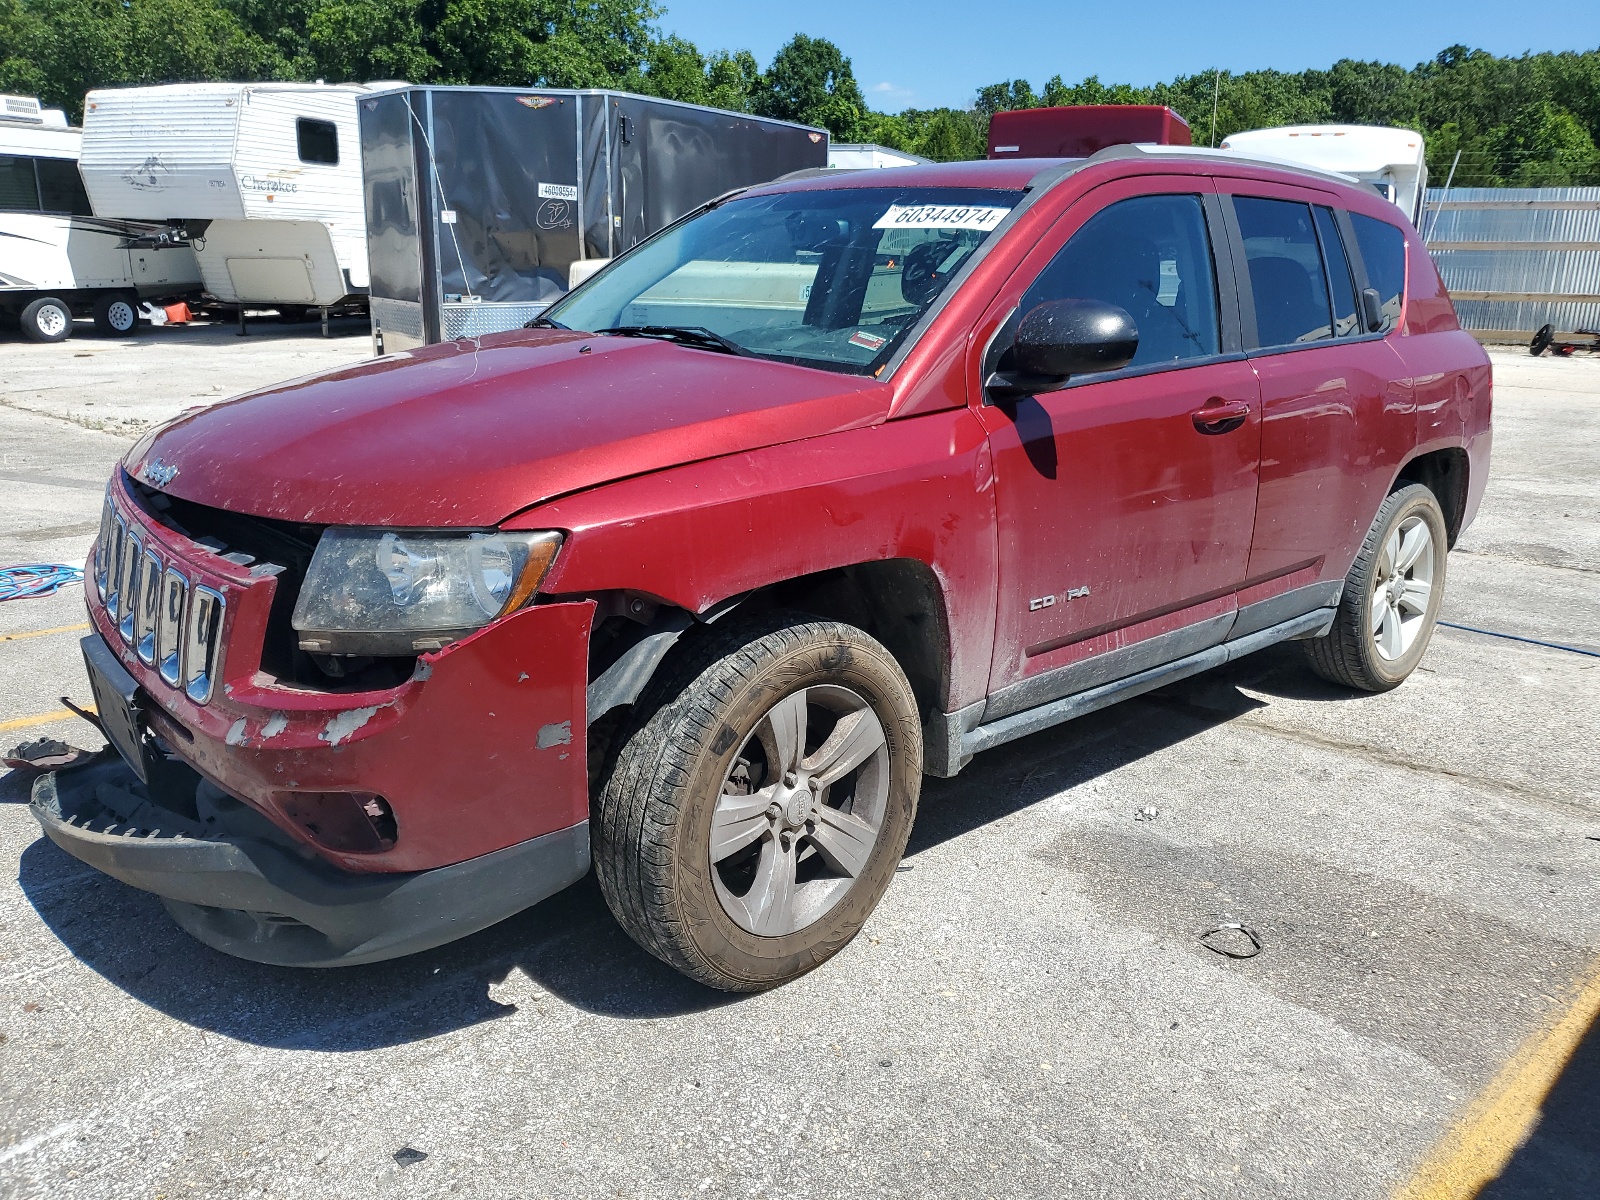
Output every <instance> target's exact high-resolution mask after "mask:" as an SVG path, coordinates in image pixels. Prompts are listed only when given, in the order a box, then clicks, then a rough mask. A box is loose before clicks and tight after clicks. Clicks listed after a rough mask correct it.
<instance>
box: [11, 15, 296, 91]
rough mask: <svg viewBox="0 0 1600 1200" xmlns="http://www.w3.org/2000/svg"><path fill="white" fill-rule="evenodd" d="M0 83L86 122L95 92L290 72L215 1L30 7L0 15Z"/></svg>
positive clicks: (270, 49) (268, 47)
mask: <svg viewBox="0 0 1600 1200" xmlns="http://www.w3.org/2000/svg"><path fill="white" fill-rule="evenodd" d="M0 30H4V32H5V33H6V38H5V42H4V44H3V45H0V77H3V78H4V80H5V81H6V86H8V87H17V86H19V85H20V86H21V87H22V88H24V89H25V90H27V91H29V92H31V93H33V94H35V95H37V96H39V98H40V99H41V100H43V101H44V102H45V103H47V104H52V105H57V106H59V107H61V108H64V109H66V110H67V113H68V114H69V115H70V116H71V117H72V118H73V119H74V120H79V119H81V118H82V115H83V96H84V93H85V92H87V91H89V90H90V89H91V88H98V87H114V86H116V85H118V84H139V83H168V82H174V81H186V80H207V79H242V80H256V79H274V78H279V77H281V76H282V75H283V74H284V73H285V72H286V70H287V64H285V63H284V61H283V59H282V57H281V56H280V55H279V54H278V53H277V51H276V49H275V48H274V47H273V46H272V45H271V44H270V43H268V42H266V41H265V40H263V39H262V38H260V37H257V36H256V35H255V34H253V33H251V32H250V31H249V30H247V29H246V28H245V27H244V26H243V25H242V24H241V23H240V21H239V20H238V18H237V17H235V16H234V15H233V13H231V12H230V11H229V10H227V9H225V8H222V7H221V6H220V5H218V4H217V3H215V2H214V0H28V2H27V3H25V4H23V3H13V4H12V5H11V6H9V7H8V9H6V10H0Z"/></svg>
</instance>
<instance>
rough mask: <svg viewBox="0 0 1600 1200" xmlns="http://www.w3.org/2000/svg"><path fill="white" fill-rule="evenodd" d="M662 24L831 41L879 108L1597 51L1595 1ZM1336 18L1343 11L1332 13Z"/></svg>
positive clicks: (1117, 6)
mask: <svg viewBox="0 0 1600 1200" xmlns="http://www.w3.org/2000/svg"><path fill="white" fill-rule="evenodd" d="M660 2H662V3H664V4H665V6H666V10H667V11H666V13H665V14H664V15H663V16H662V18H661V26H662V28H664V29H666V30H668V31H669V32H672V33H677V34H681V35H682V36H684V37H686V38H688V39H689V40H690V41H692V42H694V43H695V44H696V45H698V46H699V47H700V49H701V50H703V51H707V52H709V51H712V50H719V49H727V50H738V49H748V50H751V51H754V53H755V55H756V57H757V58H758V59H759V60H760V61H761V65H762V66H766V64H767V63H768V62H769V61H770V60H771V58H772V55H773V54H774V53H775V52H776V51H777V50H778V48H779V47H780V46H782V45H783V43H784V42H786V41H788V40H789V38H790V37H792V36H793V35H794V34H795V33H807V34H810V35H812V36H813V37H826V38H829V39H831V40H832V41H834V42H836V43H838V45H839V47H840V48H841V49H842V50H843V51H844V52H845V54H847V55H849V57H850V58H851V60H852V62H853V63H854V66H855V72H856V78H857V79H858V80H859V81H860V83H861V87H862V90H863V91H864V92H865V93H866V95H867V102H868V103H869V104H870V105H871V106H872V107H873V108H875V109H878V110H880V111H884V112H898V111H899V110H900V109H902V108H906V107H917V108H929V107H934V106H937V105H944V104H949V105H964V104H966V103H968V102H970V100H971V98H972V95H973V93H974V92H976V91H977V89H978V88H979V87H981V86H983V85H984V84H987V83H994V82H996V81H998V80H1001V79H1017V78H1021V79H1027V80H1029V81H1031V82H1032V83H1033V85H1034V86H1035V87H1040V86H1042V85H1043V84H1044V81H1045V80H1046V79H1048V78H1050V76H1052V75H1055V74H1058V73H1059V74H1060V75H1061V76H1062V77H1063V78H1064V79H1066V80H1068V81H1069V82H1075V81H1077V80H1079V79H1081V78H1083V77H1084V76H1085V75H1099V76H1100V78H1101V79H1102V80H1103V81H1105V82H1107V83H1111V82H1126V83H1136V84H1146V83H1155V82H1157V81H1158V80H1163V79H1170V78H1172V77H1173V76H1174V75H1179V74H1185V75H1192V74H1195V73H1197V72H1201V71H1207V70H1210V69H1211V68H1212V67H1221V68H1223V69H1224V70H1232V71H1246V70H1252V69H1256V68H1261V67H1276V68H1277V69H1279V70H1283V71H1299V70H1304V69H1305V68H1307V67H1325V66H1327V65H1329V64H1330V63H1332V62H1334V61H1336V60H1338V59H1340V58H1358V59H1379V60H1382V61H1385V62H1397V63H1400V64H1401V65H1403V66H1406V67H1411V66H1414V65H1415V64H1416V63H1418V62H1420V61H1422V60H1423V59H1426V58H1432V57H1433V55H1435V54H1437V53H1438V52H1439V51H1440V50H1442V49H1444V47H1446V46H1449V45H1451V44H1453V43H1457V42H1459V43H1462V44H1464V45H1468V46H1473V47H1477V48H1480V49H1484V50H1490V51H1493V52H1494V53H1496V54H1520V53H1522V52H1523V51H1524V50H1535V51H1537V50H1581V49H1592V48H1594V47H1595V46H1596V45H1600V0H1576V2H1573V3H1566V4H1560V5H1556V6H1553V7H1549V8H1540V7H1537V6H1535V7H1532V8H1529V7H1526V6H1522V7H1518V6H1515V5H1511V4H1508V3H1506V2H1505V0H1493V2H1492V0H1442V2H1435V3H1421V4H1418V3H1393V2H1392V0H1391V2H1388V3H1376V2H1372V0H1368V2H1366V3H1360V2H1357V3H1346V4H1344V5H1329V4H1320V5H1315V6H1313V5H1310V4H1296V3H1290V2H1281V3H1267V2H1264V0H1257V2H1254V3H1237V4H1209V5H1202V4H1195V3H1188V4H1183V3H1178V2H1176V0H1143V2H1139V0H1122V2H1121V3H1113V2H1107V0H1097V2H1095V3H1088V4H1086V3H1081V2H1078V0H1054V2H1052V0H986V2H984V3H973V2H972V0H915V2H907V0H899V2H898V3H883V2H881V0H880V2H878V3H873V2H872V0H805V2H804V3H800V4H792V5H791V4H773V3H759V2H757V3H751V2H750V0H742V2H738V0H660ZM1341 11H1342V12H1343V14H1344V15H1343V16H1342V17H1340V16H1335V15H1334V14H1336V13H1339V12H1341Z"/></svg>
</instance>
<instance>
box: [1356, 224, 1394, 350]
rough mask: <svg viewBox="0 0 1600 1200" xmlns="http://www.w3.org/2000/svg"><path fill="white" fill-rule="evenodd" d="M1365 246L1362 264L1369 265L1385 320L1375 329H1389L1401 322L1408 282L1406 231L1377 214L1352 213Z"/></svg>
mask: <svg viewBox="0 0 1600 1200" xmlns="http://www.w3.org/2000/svg"><path fill="white" fill-rule="evenodd" d="M1350 225H1351V228H1353V229H1354V230H1355V231H1356V245H1357V246H1359V247H1360V249H1361V265H1362V266H1364V267H1365V268H1366V269H1367V286H1368V287H1370V288H1372V289H1373V290H1374V291H1376V292H1377V293H1378V311H1379V312H1380V313H1381V314H1382V317H1383V324H1382V325H1381V326H1380V327H1379V328H1378V329H1377V330H1374V331H1373V332H1375V333H1376V332H1383V333H1388V332H1390V331H1391V330H1393V329H1394V327H1395V326H1396V325H1398V324H1399V323H1400V306H1401V298H1402V296H1403V294H1404V292H1405V286H1406V235H1405V234H1403V233H1401V232H1400V230H1399V229H1398V228H1397V227H1395V226H1393V225H1391V224H1389V222H1387V221H1380V220H1378V219H1377V218H1376V217H1364V216H1362V215H1361V214H1360V213H1351V214H1350Z"/></svg>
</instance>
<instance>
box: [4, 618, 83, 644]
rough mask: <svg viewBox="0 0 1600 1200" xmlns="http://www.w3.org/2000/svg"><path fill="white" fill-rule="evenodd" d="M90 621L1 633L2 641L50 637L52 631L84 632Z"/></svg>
mask: <svg viewBox="0 0 1600 1200" xmlns="http://www.w3.org/2000/svg"><path fill="white" fill-rule="evenodd" d="M87 628H89V622H87V621H85V622H84V623H83V624H82V625H57V626H56V627H55V628H54V629H29V630H26V631H24V632H23V633H0V642H20V641H22V640H23V639H24V638H36V637H49V636H50V635H51V634H52V633H82V632H83V631H84V630H85V629H87Z"/></svg>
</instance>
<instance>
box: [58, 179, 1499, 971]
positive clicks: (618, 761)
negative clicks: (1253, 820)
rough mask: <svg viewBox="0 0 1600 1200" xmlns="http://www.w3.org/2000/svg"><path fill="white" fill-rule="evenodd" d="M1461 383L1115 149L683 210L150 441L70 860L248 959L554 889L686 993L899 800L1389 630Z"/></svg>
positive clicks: (120, 537) (841, 859)
mask: <svg viewBox="0 0 1600 1200" xmlns="http://www.w3.org/2000/svg"><path fill="white" fill-rule="evenodd" d="M1489 408H1490V378H1489V363H1488V360H1487V358H1486V356H1485V355H1484V353H1483V351H1482V350H1481V349H1480V348H1479V346H1478V345H1477V343H1476V342H1474V341H1473V339H1472V338H1471V337H1469V336H1468V335H1467V334H1465V333H1463V332H1462V331H1461V330H1460V328H1459V326H1458V325H1457V322H1456V318H1455V314H1454V311H1453V310H1452V308H1451V305H1450V301H1449V299H1448V297H1447V296H1446V295H1445V292H1444V290H1443V288H1442V287H1441V285H1440V282H1439V277H1438V274H1437V273H1436V272H1435V270H1434V267H1433V264H1432V263H1431V262H1430V261H1429V258H1428V255H1427V253H1426V252H1425V251H1424V249H1423V246H1422V243H1421V241H1420V239H1419V238H1418V237H1417V234H1416V233H1415V231H1414V230H1412V229H1411V228H1410V226H1409V225H1407V224H1406V222H1405V220H1404V218H1402V217H1401V216H1400V215H1399V214H1398V213H1397V212H1396V211H1395V209H1394V208H1393V207H1392V206H1390V205H1388V204H1386V203H1384V202H1383V201H1382V200H1381V199H1380V198H1378V197H1377V196H1375V195H1373V194H1372V193H1371V192H1370V191H1368V190H1366V189H1364V188H1361V187H1358V186H1354V185H1352V184H1351V183H1350V182H1349V181H1348V180H1346V179H1344V178H1343V177H1341V176H1335V175H1325V174H1319V173H1315V172H1309V171H1300V170H1294V169H1290V168H1287V167H1284V166H1274V165H1270V164H1265V163H1257V162H1251V161H1249V160H1247V159H1243V158H1240V157H1237V156H1234V155H1231V154H1223V153H1218V152H1207V151H1190V150H1181V149H1172V148H1162V149H1154V150H1143V149H1135V148H1130V147H1121V148H1117V149H1114V150H1109V151H1105V152H1102V153H1100V154H1097V155H1095V156H1094V157H1093V158H1090V159H1086V160H1080V161H1069V162H1062V161H1042V160H1036V161H1010V162H968V163H956V164H950V165H944V166H919V167H906V168H900V169H897V170H893V171H864V172H859V173H841V172H828V173H826V174H815V175H811V176H809V177H790V178H787V179H784V180H780V181H778V182H776V183H774V184H770V185H767V186H762V187H754V188H749V189H747V190H745V191H742V192H739V193H737V194H733V195H728V196H724V197H722V198H720V199H718V200H716V201H714V202H712V203H711V204H708V205H706V206H705V207H704V208H702V209H700V210H699V211H697V212H695V213H693V214H691V215H690V216H688V217H686V218H684V219H683V220H681V221H679V222H678V223H676V224H674V225H672V226H670V227H669V228H667V229H665V230H664V231H663V232H661V233H659V234H657V235H656V236H654V237H653V238H651V239H650V240H648V241H646V242H644V243H643V244H641V245H639V246H638V247H636V248H635V249H633V250H631V251H629V252H628V253H627V254H625V255H623V256H622V257H620V258H619V259H617V261H615V262H614V263H612V264H610V265H609V266H608V267H606V268H605V269H604V270H603V271H601V272H600V273H599V274H597V275H596V276H595V277H594V278H592V279H590V280H589V281H588V282H586V283H585V284H583V285H582V286H581V287H579V288H577V289H576V290H575V291H573V292H572V293H571V294H570V295H568V296H567V297H566V298H565V299H563V300H562V301H560V302H559V303H557V304H556V305H555V306H554V307H552V308H551V309H549V310H548V312H547V314H546V315H545V316H544V317H542V318H540V319H539V320H538V321H536V322H534V323H533V327H531V328H529V329H527V330H525V331H519V332H515V333H510V334H500V335H496V336H492V337H485V338H482V339H479V340H463V341H457V342H453V343H448V344H445V345H439V346H433V347H429V348H427V349H423V350H418V351H416V352H413V353H407V354H398V355H390V356H388V357H384V358H378V359H375V360H372V361H369V362H364V363H360V364H358V365H355V366H352V367H350V368H347V369H345V370H340V371H335V372H332V373H329V374H325V375H320V376H315V377H312V378H308V379H302V380H298V381H295V382H293V383H288V384H283V385H281V386H278V387H273V388H268V389H266V390H264V391H261V392H257V393H255V394H253V395H250V396H246V397H243V398H241V399H238V400H234V401H232V402H230V403H227V404H222V405H218V406H216V407H213V408H209V409H206V410H203V411H196V412H191V413H188V414H186V415H184V416H182V417H180V418H178V419H177V420H175V421H173V422H171V423H169V424H167V425H165V426H164V427H162V428H160V429H158V430H156V431H154V432H152V433H151V434H149V435H148V436H147V437H146V438H145V439H144V440H143V441H142V442H140V443H139V445H138V446H136V447H135V448H134V449H133V450H132V451H131V452H130V453H129V454H128V456H127V458H126V459H125V460H124V463H123V465H122V469H120V470H119V471H118V472H117V473H116V476H115V478H114V479H113V480H112V481H111V484H110V488H109V491H108V494H107V498H106V506H105V520H104V525H103V528H102V532H101V535H100V538H99V542H98V545H97V546H96V548H95V550H94V553H93V556H92V558H91V560H90V563H89V570H88V574H89V577H90V578H91V580H92V583H91V585H90V588H89V614H90V617H91V619H92V621H93V630H94V632H93V634H92V635H91V636H90V637H88V638H86V639H85V640H84V649H85V652H86V657H87V660H88V665H89V671H90V675H91V679H92V682H93V686H94V690H95V694H96V698H97V700H98V703H99V709H100V713H101V716H102V719H103V720H104V722H105V726H106V729H107V731H108V733H109V734H110V736H111V738H112V740H113V742H114V743H115V745H116V747H117V748H118V750H120V751H121V756H122V759H123V760H124V761H119V762H112V763H104V762H102V763H101V764H100V765H98V766H95V767H90V768H86V769H84V770H80V771H77V772H72V773H64V774H60V775H54V776H45V777H42V778H41V780H40V781H39V782H38V784H37V786H36V788H35V792H34V802H33V803H34V811H35V812H36V814H37V816H38V819H39V821H40V822H41V824H42V825H43V827H44V830H45V832H46V833H47V834H48V835H49V836H50V838H52V839H53V840H54V841H55V842H56V843H57V844H58V845H60V846H62V847H63V848H64V849H66V850H67V851H68V852H69V853H71V854H74V855H76V856H77V857H78V858H80V859H82V860H83V861H85V862H87V863H90V864H92V865H94V866H96V867H98V868H99V869H101V870H102V871H105V872H107V873H108V874H111V875H113V876H115V877H117V878H118V879H121V880H124V881H126V882H127V883H129V884H132V885H133V886H134V887H138V888H143V889H146V890H148V891H151V892H154V893H156V894H157V895H159V896H161V897H162V898H163V899H164V901H165V903H166V907H167V908H168V910H169V911H170V912H171V913H172V915H173V916H174V917H175V918H176V919H177V920H178V922H179V923H181V924H182V926H183V927H184V928H185V929H187V930H188V931H189V932H190V933H192V934H193V935H194V936H195V937H197V938H199V939H200V940H202V941H204V942H206V943H207V944H209V945H211V946H215V947H217V948H219V949H222V950H225V951H227V952H229V953H231V954H237V955H242V956H245V957H248V958H253V959H257V960H260V961H263V962H269V963H280V964H297V965H307V966H312V965H316V966H330V965H336V964H345V963H360V962H369V961H373V960H376V959H381V958H386V957H392V956H395V955H400V954H405V953H409V952H412V951H416V950H420V949H423V948H426V947H429V946H434V945H438V944H440V943H442V942H445V941H448V940H450V939H453V938H458V937H461V936H463V935H464V934H468V933H471V932H473V931H474V930H478V929H481V928H483V927H485V926H487V925H489V924H492V923H493V922H495V921H498V920H501V919H502V918H504V917H506V916H508V915H509V914H511V913H514V912H516V911H518V910H520V909H523V908H525V907H527V906H529V905H531V904H534V903H536V902H538V901H539V900H541V899H543V898H544V897H546V896H548V895H550V894H551V893H553V892H555V891H557V890H558V889H561V888H564V887H566V886H567V885H569V884H571V883H572V882H574V881H575V880H577V879H579V878H580V877H581V876H583V875H584V874H585V872H587V871H588V869H589V866H590V864H591V862H592V863H593V864H594V867H595V869H596V871H597V872H598V875H599V882H600V886H601V888H602V890H603V891H604V894H605V896H606V899H607V901H608V902H609V904H610V906H611V908H612V911H613V912H614V913H615V914H616V916H617V919H618V920H619V921H620V922H621V923H622V925H623V926H624V927H625V928H626V929H627V930H628V932H629V933H630V934H631V935H632V936H633V937H634V938H636V939H637V940H638V941H639V943H640V944H641V945H642V946H644V947H645V948H646V949H648V950H649V951H651V952H652V953H654V954H656V955H658V956H659V957H661V958H662V959H664V960H665V961H667V962H668V963H671V964H672V965H673V966H675V967H677V968H679V969H680V970H682V971H684V972H686V973H688V974H689V975H691V976H693V977H694V978H696V979H699V980H702V981H704V982H705V983H707V984H710V985H712V986H715V987H720V988H728V989H738V990H755V989H760V988H766V987H770V986H773V985H775V984H779V983H782V982H784V981H786V980H789V979H792V978H794V977H795V976H797V975H799V974H800V973H802V972H804V971H806V970H808V969H810V968H811V967H814V966H816V965H817V964H818V963H820V962H822V961H824V960H825V959H827V958H828V957H829V956H830V955H831V954H833V953H834V952H835V951H837V950H838V949H839V948H840V947H841V946H843V945H844V944H845V943H846V942H848V941H849V940H850V938H851V937H852V936H853V935H854V934H855V933H856V931H857V930H859V929H860V928H861V926H862V923H863V922H864V921H865V920H866V918H867V915H868V914H869V913H870V912H871V911H872V909H873V906H874V905H875V904H876V903H877V902H878V899H879V898H880V897H881V896H882V895H883V892H884V890H885V888H886V887H887V886H888V884H889V881H890V880H891V879H892V878H893V876H894V870H895V865H896V863H897V861H898V859H899V857H900V855H901V853H902V851H903V849H904V847H905V844H906V837H907V834H908V832H909V831H910V828H911V823H912V819H913V817H914V815H915V812H916V806H917V797H918V793H919V788H920V781H921V777H922V773H923V772H930V773H933V774H936V775H953V774H954V773H955V772H957V771H959V770H961V769H962V767H963V766H965V765H966V764H967V762H968V761H969V760H970V759H971V758H972V756H973V755H974V754H975V753H977V752H978V751H980V750H984V749H987V748H989V747H991V746H996V745H999V744H1000V743H1002V742H1006V741H1008V740H1010V739H1013V738H1017V737H1021V736H1023V735H1025V734H1029V733H1033V732H1035V731H1037V730H1041V729H1045V728H1047V727H1048V726H1051V725H1055V724H1057V723H1059V722H1062V721H1066V720H1068V719H1070V718H1072V717H1075V716H1077V715H1079V714H1081V713H1085V712H1089V711H1091V710H1093V709H1096V708H1100V707H1102V706H1104V705H1107V704H1109V703H1112V702H1113V701H1116V700H1119V699H1122V698H1124V697H1127V696H1132V695H1136V694H1138V693H1140V692H1143V691H1146V690H1148V689H1150V688H1154V687H1157V686H1159V685H1161V684H1164V683H1167V682H1169V681H1172V680H1175V679H1179V678H1182V677H1184V676H1187V675H1192V674H1194V673H1195V672H1198V671H1202V670H1205V669H1206V668H1208V667H1212V666H1215V665H1217V664H1219V663H1223V662H1226V661H1228V660H1230V659H1233V658H1236V657H1238V656H1239V655H1242V654H1248V653H1250V652H1251V651H1253V650H1256V649H1259V648H1261V647H1263V646H1267V645H1269V644H1272V643H1275V642H1281V641H1285V640H1290V639H1293V640H1299V641H1301V642H1302V643H1303V644H1304V646H1305V647H1306V650H1307V652H1308V654H1307V657H1308V660H1309V663H1310V666H1311V667H1312V669H1314V670H1315V671H1317V672H1318V673H1320V674H1321V675H1323V676H1324V677H1326V678H1328V679H1331V680H1334V681H1337V682H1338V683H1340V684H1343V685H1347V686H1350V687H1353V688H1360V689H1366V690H1369V691H1378V690H1382V689H1385V688H1391V687H1394V686H1395V685H1397V684H1399V683H1400V682H1401V681H1402V680H1403V679H1405V677H1406V676H1407V675H1408V674H1409V673H1410V672H1411V670H1412V669H1413V668H1414V667H1415V666H1416V664H1417V661H1418V659H1419V658H1420V657H1421V655H1422V653H1423V651H1424V650H1425V649H1426V647H1427V644H1428V640H1429V636H1430V634H1431V632H1432V629H1433V625H1434V621H1435V617H1436V614H1437V613H1438V610H1439V603H1440V597H1441V592H1442V589H1443V586H1444V579H1445V562H1446V550H1447V547H1448V546H1449V545H1450V544H1451V543H1452V542H1453V541H1454V540H1455V538H1456V536H1457V535H1458V534H1459V533H1460V531H1461V530H1462V528H1463V527H1464V526H1465V525H1466V524H1467V523H1468V522H1469V521H1471V520H1472V517H1473V514H1474V511H1475V510H1476V507H1477V504H1478V500H1479V497H1480V496H1481V494H1482V491H1483V485H1484V477H1485V474H1486V472H1487V469H1488V459H1489V437H1490V433H1489Z"/></svg>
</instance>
